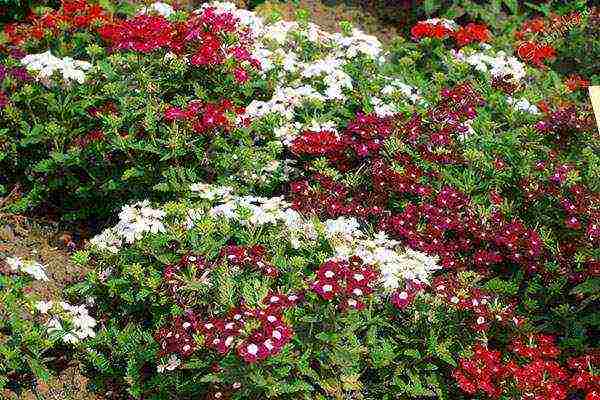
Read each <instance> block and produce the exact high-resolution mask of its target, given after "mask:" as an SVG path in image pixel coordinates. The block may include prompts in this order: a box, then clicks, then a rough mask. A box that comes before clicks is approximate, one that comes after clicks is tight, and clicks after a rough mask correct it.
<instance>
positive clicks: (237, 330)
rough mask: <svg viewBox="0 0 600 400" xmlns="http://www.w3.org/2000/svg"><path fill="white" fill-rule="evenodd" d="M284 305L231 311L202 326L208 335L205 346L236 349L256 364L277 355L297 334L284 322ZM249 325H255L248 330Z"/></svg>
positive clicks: (246, 359)
mask: <svg viewBox="0 0 600 400" xmlns="http://www.w3.org/2000/svg"><path fill="white" fill-rule="evenodd" d="M282 309H283V307H282V306H280V305H275V306H269V307H267V308H266V309H249V308H245V307H241V308H238V309H234V310H232V311H231V312H230V314H229V316H228V317H227V318H222V319H217V318H215V319H212V320H209V321H205V322H203V323H201V324H200V325H199V331H200V332H201V333H202V334H203V335H204V337H205V346H206V347H208V348H211V349H214V350H216V351H217V352H219V353H220V354H226V353H228V352H229V351H230V350H231V349H233V348H235V349H236V352H237V354H238V356H239V357H241V358H242V359H243V360H244V361H246V362H248V363H254V362H257V361H261V360H264V359H266V358H267V357H269V356H272V355H274V354H277V353H279V352H280V351H281V349H282V348H283V347H284V346H285V345H286V344H287V343H289V341H290V340H291V339H292V337H293V335H294V333H293V331H292V329H291V327H290V326H288V325H287V324H285V323H284V322H283V319H282V318H283V317H282V315H281V311H282ZM247 326H252V327H254V328H253V329H252V330H251V331H248V328H247Z"/></svg>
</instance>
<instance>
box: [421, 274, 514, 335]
mask: <svg viewBox="0 0 600 400" xmlns="http://www.w3.org/2000/svg"><path fill="white" fill-rule="evenodd" d="M431 287H432V289H433V292H434V293H435V294H436V295H437V296H438V297H440V298H442V299H443V300H444V301H445V302H446V303H447V304H448V305H450V306H452V307H456V308H457V309H459V310H464V311H468V312H471V313H473V314H474V320H473V322H472V323H471V328H472V329H473V330H474V331H487V330H488V329H489V328H490V326H491V324H492V323H499V324H501V325H505V326H510V327H514V326H519V325H521V324H522V323H523V322H524V320H523V319H522V318H520V317H519V316H517V315H516V314H515V304H509V305H505V304H504V303H503V302H501V301H500V299H499V298H498V296H494V295H492V294H490V293H488V292H486V291H483V290H481V289H477V288H474V287H472V286H469V285H468V284H466V283H463V282H461V281H460V280H459V279H457V277H456V276H452V275H450V276H438V277H436V278H434V280H433V282H432V284H431Z"/></svg>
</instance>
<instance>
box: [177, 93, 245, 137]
mask: <svg viewBox="0 0 600 400" xmlns="http://www.w3.org/2000/svg"><path fill="white" fill-rule="evenodd" d="M243 112H244V110H243V109H240V108H239V107H234V105H233V104H232V103H231V101H229V100H223V101H221V102H219V103H203V102H201V101H192V102H190V103H189V104H188V105H187V107H186V109H185V110H182V109H180V108H177V107H169V108H167V109H166V110H165V119H166V120H167V121H184V122H185V123H186V124H189V125H190V126H191V127H192V129H193V130H194V132H196V133H199V134H203V133H207V132H211V131H213V130H214V129H222V130H225V131H227V130H229V129H230V128H231V126H232V120H233V121H236V118H232V117H230V116H229V115H230V114H232V115H234V116H235V115H240V114H242V113H243Z"/></svg>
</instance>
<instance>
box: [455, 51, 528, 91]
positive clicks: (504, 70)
mask: <svg viewBox="0 0 600 400" xmlns="http://www.w3.org/2000/svg"><path fill="white" fill-rule="evenodd" d="M482 47H483V48H484V49H487V48H488V46H482ZM453 54H454V56H455V57H456V59H458V60H459V61H461V62H465V63H467V64H469V65H472V66H473V67H475V69H476V70H477V71H480V72H483V73H489V74H491V75H492V76H493V77H505V76H510V77H511V79H513V80H514V81H516V82H519V81H521V80H522V79H523V78H524V77H525V76H526V75H527V72H526V70H525V64H523V63H522V62H520V61H519V60H518V59H517V58H516V57H513V56H509V55H507V54H506V53H505V52H504V51H499V52H497V53H495V54H487V53H486V52H475V53H470V52H469V50H464V49H461V50H459V51H454V52H453Z"/></svg>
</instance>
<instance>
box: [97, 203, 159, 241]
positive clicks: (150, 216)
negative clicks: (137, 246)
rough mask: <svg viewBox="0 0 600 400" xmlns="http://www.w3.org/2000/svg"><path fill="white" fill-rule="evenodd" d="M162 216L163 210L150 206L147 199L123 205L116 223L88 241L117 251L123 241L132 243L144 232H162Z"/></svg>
mask: <svg viewBox="0 0 600 400" xmlns="http://www.w3.org/2000/svg"><path fill="white" fill-rule="evenodd" d="M164 216H165V212H164V211H163V210H158V209H154V208H152V207H150V202H149V201H148V200H144V201H142V202H138V203H135V204H132V205H127V206H124V207H123V209H122V210H121V212H120V213H119V222H118V223H117V225H115V226H114V227H112V228H108V229H106V230H104V231H103V232H102V233H100V234H99V235H96V236H94V237H93V238H92V239H91V240H90V243H91V244H92V245H94V246H96V247H98V248H99V249H101V250H106V251H110V252H112V253H117V252H118V250H119V248H120V247H121V246H122V244H123V241H125V242H126V243H133V242H135V241H136V240H139V239H141V238H142V237H143V236H144V234H146V233H157V232H164V231H165V227H164V225H163V223H162V219H163V217H164Z"/></svg>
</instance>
